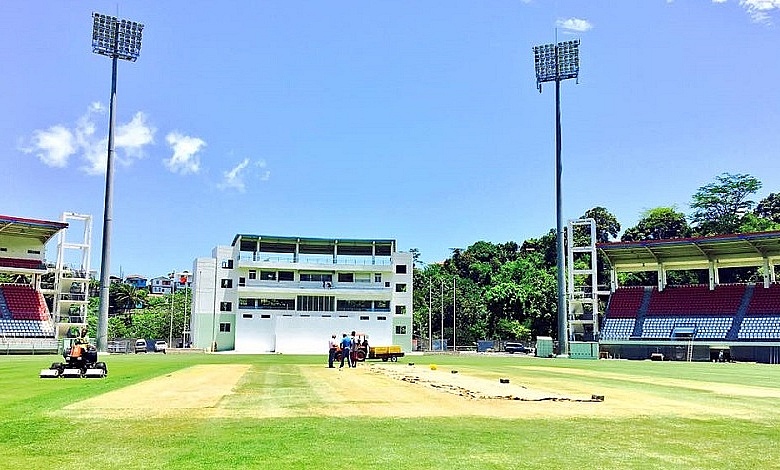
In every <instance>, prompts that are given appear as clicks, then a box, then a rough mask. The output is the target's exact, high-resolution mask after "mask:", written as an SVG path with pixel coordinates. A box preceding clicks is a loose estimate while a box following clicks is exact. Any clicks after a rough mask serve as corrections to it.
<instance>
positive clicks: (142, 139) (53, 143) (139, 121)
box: [21, 101, 155, 175]
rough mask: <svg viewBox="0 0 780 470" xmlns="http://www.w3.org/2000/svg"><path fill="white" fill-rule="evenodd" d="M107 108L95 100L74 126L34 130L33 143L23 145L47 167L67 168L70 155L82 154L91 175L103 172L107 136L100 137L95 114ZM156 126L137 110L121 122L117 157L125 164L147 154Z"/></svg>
mask: <svg viewBox="0 0 780 470" xmlns="http://www.w3.org/2000/svg"><path fill="white" fill-rule="evenodd" d="M105 114H106V108H105V106H103V104H102V103H100V102H97V101H96V102H93V103H90V105H89V106H88V107H87V112H86V113H85V114H84V115H83V116H81V117H80V118H79V119H78V120H77V121H76V124H75V126H73V127H72V128H68V127H66V126H62V125H57V126H53V127H50V128H49V129H46V130H36V131H33V133H32V138H31V141H30V145H28V146H27V147H24V148H21V150H22V151H23V152H25V153H35V154H36V155H37V156H38V158H40V160H41V161H42V162H43V163H44V164H45V165H48V166H51V167H55V168H65V167H67V166H68V163H69V160H70V157H72V156H73V155H76V154H79V155H80V156H81V160H82V161H83V163H84V164H83V165H82V166H81V169H82V170H83V171H84V172H86V173H88V174H91V175H99V174H103V173H105V171H106V160H107V159H108V137H106V136H102V137H97V136H96V135H95V134H96V125H95V119H94V117H95V115H100V116H102V115H105ZM154 133H155V129H154V127H151V126H150V125H148V124H147V123H146V116H145V115H144V113H142V112H138V113H136V115H135V116H134V117H133V119H132V120H131V121H130V122H129V123H127V124H122V125H119V126H118V127H117V129H116V141H115V148H116V149H118V150H121V151H122V152H121V153H120V152H117V153H116V155H115V158H116V159H117V161H118V162H120V163H123V164H126V165H127V164H130V163H132V161H133V159H138V158H141V157H143V155H144V152H143V150H144V147H145V146H147V145H149V144H152V143H153V142H154Z"/></svg>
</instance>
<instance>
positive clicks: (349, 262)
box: [238, 251, 392, 269]
mask: <svg viewBox="0 0 780 470" xmlns="http://www.w3.org/2000/svg"><path fill="white" fill-rule="evenodd" d="M238 261H239V266H266V265H289V264H298V265H313V266H323V265H325V266H333V265H339V266H390V265H391V264H392V261H391V260H390V257H389V256H376V257H373V258H372V257H371V256H336V258H335V260H334V258H333V256H332V255H300V256H298V258H297V260H296V257H295V255H293V254H279V253H254V252H247V251H242V252H240V253H239V258H238ZM299 269H300V268H299Z"/></svg>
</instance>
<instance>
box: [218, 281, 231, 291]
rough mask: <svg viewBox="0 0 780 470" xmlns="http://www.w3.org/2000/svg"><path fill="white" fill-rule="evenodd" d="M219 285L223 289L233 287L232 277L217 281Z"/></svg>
mask: <svg viewBox="0 0 780 470" xmlns="http://www.w3.org/2000/svg"><path fill="white" fill-rule="evenodd" d="M219 285H220V287H222V288H223V289H230V288H231V287H233V279H222V280H220V281H219Z"/></svg>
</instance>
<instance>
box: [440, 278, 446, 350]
mask: <svg viewBox="0 0 780 470" xmlns="http://www.w3.org/2000/svg"><path fill="white" fill-rule="evenodd" d="M439 297H441V335H440V336H439V338H441V339H440V340H439V350H440V351H446V349H444V279H442V280H441V295H440V296H439Z"/></svg>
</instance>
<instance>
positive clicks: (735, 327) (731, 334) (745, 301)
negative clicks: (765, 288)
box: [726, 284, 756, 341]
mask: <svg viewBox="0 0 780 470" xmlns="http://www.w3.org/2000/svg"><path fill="white" fill-rule="evenodd" d="M755 290H756V285H755V284H748V285H747V287H746V288H745V294H744V295H743V296H742V302H741V303H740V304H739V308H738V309H737V313H736V314H735V315H734V320H733V321H732V322H731V328H729V331H728V333H726V340H727V341H736V340H737V334H738V333H739V329H740V327H741V326H742V320H744V318H745V314H746V313H747V309H748V305H750V299H752V298H753V291H755Z"/></svg>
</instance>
